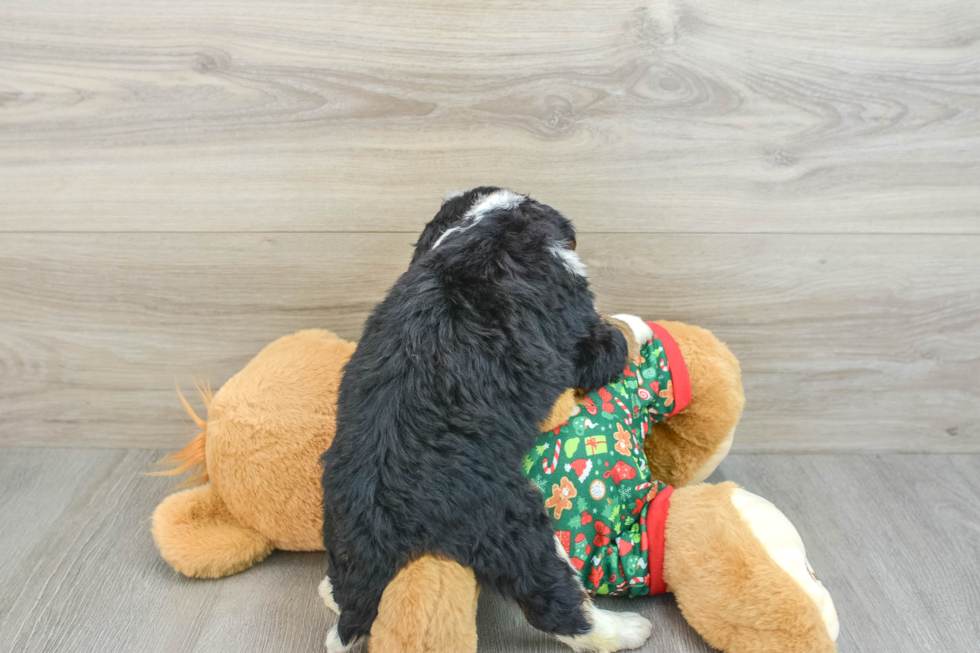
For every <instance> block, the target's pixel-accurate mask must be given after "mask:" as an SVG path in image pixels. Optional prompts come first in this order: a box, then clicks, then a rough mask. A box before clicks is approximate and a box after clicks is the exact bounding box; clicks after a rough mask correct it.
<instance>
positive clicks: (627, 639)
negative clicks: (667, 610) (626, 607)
mask: <svg viewBox="0 0 980 653" xmlns="http://www.w3.org/2000/svg"><path fill="white" fill-rule="evenodd" d="M616 616H617V617H618V618H619V620H620V626H619V633H620V640H619V648H620V650H622V649H630V648H639V647H640V646H643V642H645V641H647V639H648V638H649V637H650V633H651V632H653V624H651V623H650V622H649V621H648V620H647V619H646V617H644V616H643V615H640V614H637V613H635V612H617V613H616Z"/></svg>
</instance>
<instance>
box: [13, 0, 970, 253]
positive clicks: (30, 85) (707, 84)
mask: <svg viewBox="0 0 980 653" xmlns="http://www.w3.org/2000/svg"><path fill="white" fill-rule="evenodd" d="M978 48H980V5H978V4H977V3H976V2H972V1H970V0H938V1H921V2H910V3H902V4H901V5H896V4H895V3H894V2H889V1H886V0H873V1H870V2H863V3H853V2H847V1H846V0H828V1H826V2H820V3H810V4H802V5H801V4H800V3H785V2H780V1H779V0H762V1H760V2H752V3H739V4H738V6H737V7H733V6H732V5H731V4H730V3H726V2H721V1H720V0H655V1H653V2H650V3H647V4H645V5H637V3H635V2H626V1H625V0H576V1H574V2H569V1H566V0H544V1H541V2H534V3H527V2H516V1H514V0H500V1H494V2H490V3H476V4H474V3H444V2H438V1H435V0H426V1H422V2H413V3H412V5H411V8H410V9H408V8H406V6H405V5H404V4H403V3H398V2H393V1H392V0H388V1H384V2H371V3H353V2H337V1H334V2H317V3H309V2H302V1H299V0H285V1H282V2H269V1H268V0H235V1H234V2H231V1H229V0H194V2H191V1H190V0H178V1H176V2H172V1H169V0H166V1H165V0H107V1H105V2H100V3H97V4H92V3H91V2H83V1H82V0H57V1H50V2H43V3H40V4H39V3H37V2H36V1H35V0H11V1H7V2H4V3H3V6H2V7H0V197H2V198H3V201H2V202H0V230H2V231H37V230H40V231H365V230H366V231H399V232H410V233H414V232H416V231H417V230H418V228H419V227H420V226H421V225H422V223H423V222H424V220H425V219H426V217H428V216H429V215H430V214H432V213H433V212H434V210H435V207H436V204H435V201H436V200H435V198H437V197H439V195H440V194H441V193H443V192H444V191H446V190H451V189H454V188H466V187H471V186H474V185H478V184H482V183H497V184H502V185H511V186H513V187H515V188H517V189H519V190H523V191H530V192H532V193H534V194H535V195H536V196H537V197H539V198H541V199H542V200H544V201H547V202H549V203H552V204H554V205H556V206H559V207H560V208H562V209H563V210H565V211H566V212H567V213H568V214H569V215H570V216H571V217H572V218H573V219H575V220H576V221H577V222H578V224H579V226H580V228H582V229H583V230H589V231H600V232H717V231H724V232H811V233H823V232H837V233H858V232H862V233H870V232H873V233H892V232H906V233H973V234H977V233H980V214H978V208H977V207H978V206H980V184H977V181H976V180H977V179H978V178H980V49H978Z"/></svg>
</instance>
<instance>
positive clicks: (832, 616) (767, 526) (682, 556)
mask: <svg viewBox="0 0 980 653" xmlns="http://www.w3.org/2000/svg"><path fill="white" fill-rule="evenodd" d="M664 540H665V546H664V580H665V581H666V582H667V585H668V587H669V589H670V591H672V592H673V593H674V596H675V597H676V598H677V604H678V605H679V606H680V608H681V611H682V612H683V613H684V616H685V617H686V618H687V621H688V623H690V624H691V626H692V627H693V628H694V629H695V630H697V631H698V632H699V633H700V634H701V636H702V637H704V639H705V640H706V641H707V642H708V643H709V644H711V645H712V646H714V647H715V648H718V649H721V650H722V651H725V653H833V652H834V651H836V650H837V647H836V645H835V644H834V641H835V640H836V638H837V632H838V623H837V613H836V612H835V611H834V604H833V601H832V600H831V599H830V594H829V593H828V592H827V590H826V589H825V588H824V586H823V585H822V584H821V583H820V581H818V580H817V579H816V575H815V574H813V572H812V571H811V570H810V568H809V564H808V563H807V562H806V555H805V550H804V549H803V543H802V541H801V540H800V536H799V534H798V533H797V532H796V529H795V528H794V527H793V525H792V524H791V523H790V522H789V520H788V519H786V517H785V516H784V515H783V514H782V513H781V512H779V510H778V509H777V508H776V507H775V506H773V505H772V504H771V503H769V502H768V501H766V500H765V499H762V498H761V497H757V496H755V495H753V494H751V493H749V492H746V491H745V490H743V489H741V488H739V487H738V486H736V485H735V484H734V483H722V484H720V485H706V484H704V485H696V486H693V487H688V488H681V489H679V490H677V491H676V492H674V494H673V495H672V496H671V501H670V512H669V514H668V516H667V527H666V531H665V537H664Z"/></svg>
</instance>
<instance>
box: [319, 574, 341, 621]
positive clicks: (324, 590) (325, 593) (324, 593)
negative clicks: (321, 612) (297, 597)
mask: <svg viewBox="0 0 980 653" xmlns="http://www.w3.org/2000/svg"><path fill="white" fill-rule="evenodd" d="M317 593H318V594H319V595H320V598H321V599H323V602H324V603H325V604H326V605H327V608H328V609H329V610H331V611H333V613H334V614H340V606H339V605H337V602H336V601H334V600H333V585H331V584H330V577H329V576H324V577H323V580H322V581H320V587H318V588H317Z"/></svg>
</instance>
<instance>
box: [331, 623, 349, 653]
mask: <svg viewBox="0 0 980 653" xmlns="http://www.w3.org/2000/svg"><path fill="white" fill-rule="evenodd" d="M352 648H354V642H350V643H349V644H347V645H346V646H345V645H344V644H342V643H341V642H340V633H339V632H338V631H337V626H334V627H333V628H331V629H330V632H329V633H327V653H347V651H349V650H351V649H352Z"/></svg>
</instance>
